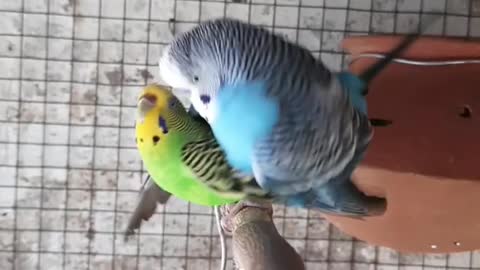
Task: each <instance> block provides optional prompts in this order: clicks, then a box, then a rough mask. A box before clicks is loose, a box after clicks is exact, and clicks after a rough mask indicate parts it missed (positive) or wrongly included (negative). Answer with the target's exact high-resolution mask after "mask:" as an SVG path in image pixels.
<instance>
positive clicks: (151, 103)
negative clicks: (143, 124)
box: [137, 94, 157, 120]
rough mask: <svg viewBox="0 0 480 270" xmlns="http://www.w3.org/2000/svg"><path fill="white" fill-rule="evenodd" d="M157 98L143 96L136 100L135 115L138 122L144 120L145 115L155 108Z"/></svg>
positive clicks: (147, 95)
mask: <svg viewBox="0 0 480 270" xmlns="http://www.w3.org/2000/svg"><path fill="white" fill-rule="evenodd" d="M156 102H157V97H156V96H154V95H149V94H145V95H142V96H140V97H139V98H138V102H137V114H138V118H139V119H140V120H143V119H145V115H146V114H147V113H148V112H149V111H150V110H152V109H153V108H155V104H156Z"/></svg>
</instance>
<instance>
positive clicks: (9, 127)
mask: <svg viewBox="0 0 480 270" xmlns="http://www.w3.org/2000/svg"><path fill="white" fill-rule="evenodd" d="M18 134H19V129H18V126H17V123H3V124H2V125H0V141H2V142H16V141H17V136H18Z"/></svg>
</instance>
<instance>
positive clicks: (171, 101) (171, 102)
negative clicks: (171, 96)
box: [168, 100, 177, 109]
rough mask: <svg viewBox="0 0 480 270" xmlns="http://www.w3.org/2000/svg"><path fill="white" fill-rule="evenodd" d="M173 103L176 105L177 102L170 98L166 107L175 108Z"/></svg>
mask: <svg viewBox="0 0 480 270" xmlns="http://www.w3.org/2000/svg"><path fill="white" fill-rule="evenodd" d="M175 105H177V102H175V100H170V102H169V103H168V107H169V108H170V109H173V108H175Z"/></svg>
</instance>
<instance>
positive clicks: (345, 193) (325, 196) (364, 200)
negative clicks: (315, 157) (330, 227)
mask: <svg viewBox="0 0 480 270" xmlns="http://www.w3.org/2000/svg"><path fill="white" fill-rule="evenodd" d="M315 195H316V197H315V199H314V201H313V205H312V206H313V207H314V208H317V209H318V210H320V211H323V212H325V213H328V214H334V215H342V216H348V217H352V218H362V217H367V216H380V215H383V214H384V213H385V211H386V209H387V201H386V200H385V199H384V198H378V197H373V196H367V195H365V194H364V193H363V192H361V191H360V190H359V189H358V188H357V187H356V186H355V185H354V184H353V182H352V181H350V179H347V180H343V181H336V180H335V179H332V181H330V182H328V183H327V184H325V185H324V186H321V187H320V188H319V189H318V190H317V191H316V192H315Z"/></svg>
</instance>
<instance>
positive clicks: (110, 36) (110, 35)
mask: <svg viewBox="0 0 480 270" xmlns="http://www.w3.org/2000/svg"><path fill="white" fill-rule="evenodd" d="M122 38H123V21H121V20H117V19H101V20H100V39H102V40H109V41H113V40H122Z"/></svg>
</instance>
